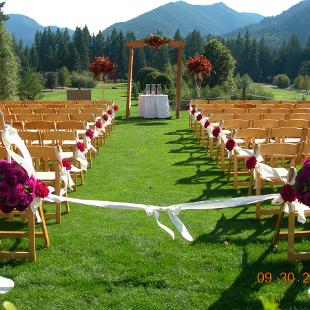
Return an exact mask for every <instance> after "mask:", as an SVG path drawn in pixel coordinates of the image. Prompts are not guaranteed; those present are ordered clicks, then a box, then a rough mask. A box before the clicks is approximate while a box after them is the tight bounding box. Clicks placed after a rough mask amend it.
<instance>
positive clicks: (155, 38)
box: [144, 34, 170, 48]
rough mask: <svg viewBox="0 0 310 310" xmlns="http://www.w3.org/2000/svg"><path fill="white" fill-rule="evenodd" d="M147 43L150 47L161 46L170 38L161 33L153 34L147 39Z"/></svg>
mask: <svg viewBox="0 0 310 310" xmlns="http://www.w3.org/2000/svg"><path fill="white" fill-rule="evenodd" d="M144 42H145V44H146V45H147V46H148V47H150V48H161V47H163V46H164V45H165V44H168V43H169V42H170V39H168V38H166V37H163V36H161V35H159V34H151V35H149V36H148V37H147V38H146V39H145V40H144Z"/></svg>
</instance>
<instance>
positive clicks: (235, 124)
mask: <svg viewBox="0 0 310 310" xmlns="http://www.w3.org/2000/svg"><path fill="white" fill-rule="evenodd" d="M250 127H251V121H250V120H242V119H232V120H228V121H224V122H223V125H222V129H223V132H224V134H226V135H227V136H228V137H229V136H230V134H231V131H232V130H234V129H235V130H239V129H247V128H250ZM218 156H219V154H217V160H218ZM226 157H227V152H226V148H225V143H224V141H221V168H222V170H225V169H226V168H227V167H228V166H227V164H225V158H226Z"/></svg>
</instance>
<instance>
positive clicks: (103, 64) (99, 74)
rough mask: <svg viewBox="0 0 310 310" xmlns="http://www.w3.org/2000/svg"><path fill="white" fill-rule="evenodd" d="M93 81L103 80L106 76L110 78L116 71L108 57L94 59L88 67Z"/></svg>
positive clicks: (114, 65) (115, 66)
mask: <svg viewBox="0 0 310 310" xmlns="http://www.w3.org/2000/svg"><path fill="white" fill-rule="evenodd" d="M89 70H90V71H91V72H92V74H93V76H94V79H96V80H101V79H102V80H105V77H106V76H107V75H109V76H112V75H113V74H115V72H116V70H117V65H116V64H115V63H113V62H112V61H111V60H110V59H109V57H105V56H102V57H95V58H94V59H93V61H92V62H91V64H90V66H89Z"/></svg>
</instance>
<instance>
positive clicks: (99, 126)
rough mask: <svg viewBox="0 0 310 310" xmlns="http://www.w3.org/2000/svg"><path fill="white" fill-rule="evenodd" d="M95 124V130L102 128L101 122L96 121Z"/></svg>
mask: <svg viewBox="0 0 310 310" xmlns="http://www.w3.org/2000/svg"><path fill="white" fill-rule="evenodd" d="M95 124H96V127H97V128H99V129H100V128H102V122H101V121H96V123H95Z"/></svg>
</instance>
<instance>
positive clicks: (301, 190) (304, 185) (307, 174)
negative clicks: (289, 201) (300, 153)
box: [296, 158, 310, 207]
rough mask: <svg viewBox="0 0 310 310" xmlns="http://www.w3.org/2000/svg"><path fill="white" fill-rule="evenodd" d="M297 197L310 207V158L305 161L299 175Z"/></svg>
mask: <svg viewBox="0 0 310 310" xmlns="http://www.w3.org/2000/svg"><path fill="white" fill-rule="evenodd" d="M296 196H297V199H298V200H299V201H300V202H302V203H303V204H305V205H307V206H308V207H310V158H308V159H306V160H305V162H304V164H303V167H302V168H301V169H300V170H299V171H298V173H297V177H296Z"/></svg>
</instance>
